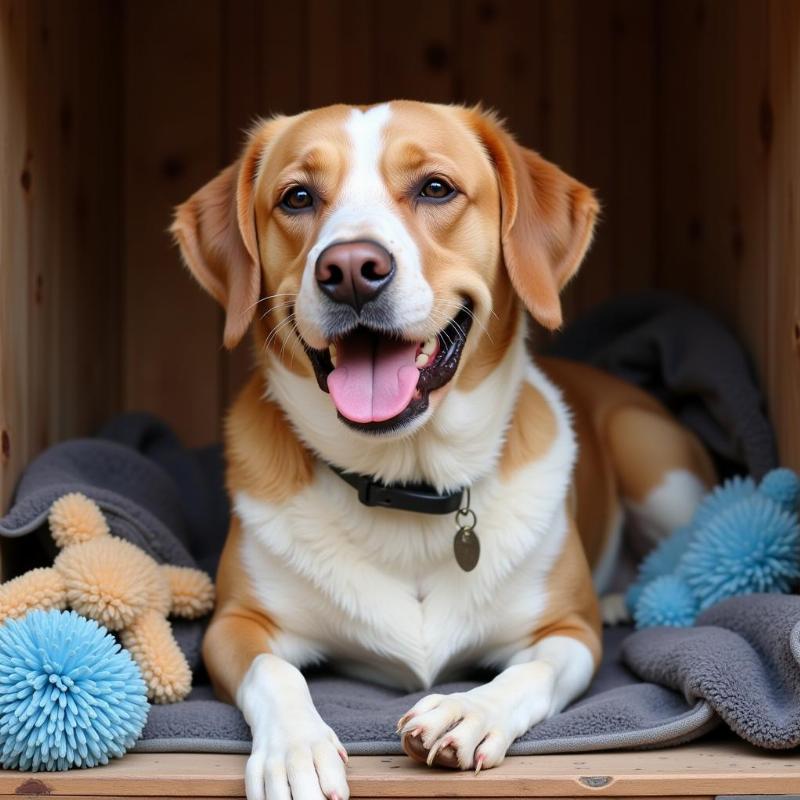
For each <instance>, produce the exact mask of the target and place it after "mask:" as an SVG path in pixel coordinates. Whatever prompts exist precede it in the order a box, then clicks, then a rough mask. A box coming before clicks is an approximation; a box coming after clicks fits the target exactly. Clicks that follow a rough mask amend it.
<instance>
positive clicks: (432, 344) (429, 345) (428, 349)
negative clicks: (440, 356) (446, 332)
mask: <svg viewBox="0 0 800 800" xmlns="http://www.w3.org/2000/svg"><path fill="white" fill-rule="evenodd" d="M435 349H436V337H435V336H431V338H430V339H428V340H427V341H425V342H423V343H422V352H423V353H425V354H426V355H430V354H431V353H432V352H433V351H434V350H435Z"/></svg>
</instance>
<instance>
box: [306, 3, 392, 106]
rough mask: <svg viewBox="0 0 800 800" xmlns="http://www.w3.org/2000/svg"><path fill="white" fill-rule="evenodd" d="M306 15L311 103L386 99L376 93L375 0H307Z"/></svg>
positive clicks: (308, 89)
mask: <svg viewBox="0 0 800 800" xmlns="http://www.w3.org/2000/svg"><path fill="white" fill-rule="evenodd" d="M307 15H308V19H307V27H306V31H305V33H306V41H307V43H308V46H307V47H306V50H305V52H306V53H307V56H308V57H307V65H306V67H307V78H306V104H307V105H308V107H309V108H317V107H319V106H327V105H331V104H332V103H354V104H357V105H361V104H367V103H372V102H375V101H376V100H380V99H384V98H380V97H377V96H376V88H377V87H376V83H377V81H376V60H377V55H378V54H377V52H376V48H377V43H376V40H375V16H376V3H375V2H374V0H308V11H307ZM386 99H389V98H386Z"/></svg>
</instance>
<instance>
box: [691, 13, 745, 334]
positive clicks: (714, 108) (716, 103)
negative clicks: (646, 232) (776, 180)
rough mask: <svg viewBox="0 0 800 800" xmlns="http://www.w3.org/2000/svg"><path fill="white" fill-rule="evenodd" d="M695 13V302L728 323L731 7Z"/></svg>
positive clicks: (732, 210) (734, 68)
mask: <svg viewBox="0 0 800 800" xmlns="http://www.w3.org/2000/svg"><path fill="white" fill-rule="evenodd" d="M699 8H700V9H701V10H698V11H697V15H696V19H697V25H698V28H699V36H700V48H699V59H698V72H697V76H696V78H695V83H696V84H697V86H698V88H699V92H700V98H701V102H700V104H699V107H698V123H699V128H698V130H697V132H696V134H695V136H696V138H697V144H698V146H699V148H700V152H701V154H702V159H701V163H700V178H701V180H700V186H699V191H698V198H699V201H700V204H701V208H702V216H701V225H702V236H701V238H700V242H699V252H700V270H699V272H698V276H697V283H696V286H695V291H696V292H697V294H696V299H697V300H699V301H700V302H701V303H702V304H703V305H705V306H706V307H707V308H710V309H712V310H713V311H714V312H715V314H716V315H717V316H718V317H719V318H720V319H722V320H723V321H724V322H726V323H728V324H733V323H734V321H735V314H736V310H737V301H738V291H737V287H738V282H739V275H738V268H739V261H738V260H737V259H736V258H735V252H734V251H735V238H734V236H735V216H736V195H737V191H736V188H737V187H736V178H737V176H736V155H737V139H738V137H739V135H740V134H739V131H738V130H737V128H736V105H737V95H738V92H739V87H738V78H739V69H738V68H739V67H741V69H743V70H746V69H749V68H750V64H749V60H748V63H747V64H741V65H739V64H737V60H736V59H737V52H736V28H737V26H736V7H735V6H733V7H732V6H731V3H730V2H729V1H728V0H706V2H704V3H703V5H702V6H701V7H699Z"/></svg>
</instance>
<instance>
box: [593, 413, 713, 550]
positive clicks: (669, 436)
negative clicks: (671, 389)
mask: <svg viewBox="0 0 800 800" xmlns="http://www.w3.org/2000/svg"><path fill="white" fill-rule="evenodd" d="M605 438H606V443H607V447H608V452H609V454H610V457H611V463H612V468H613V470H614V474H615V478H616V481H617V486H618V488H619V492H620V496H621V499H622V502H623V505H624V507H625V510H626V512H627V517H628V521H629V526H631V527H632V528H633V531H634V533H635V535H637V536H640V537H641V542H642V546H643V549H650V548H651V547H652V546H654V545H656V544H658V542H659V541H661V540H662V539H663V538H665V537H666V536H668V535H669V534H670V533H671V532H672V531H673V530H675V529H676V528H679V527H680V526H682V525H686V524H687V523H688V522H689V521H690V519H691V518H692V515H693V514H694V511H695V509H696V508H697V504H698V503H699V502H700V499H701V498H702V496H703V495H704V494H705V493H706V492H707V491H708V490H709V489H710V488H711V487H712V486H713V485H714V484H715V482H716V475H715V472H714V467H713V465H712V463H711V459H710V458H709V456H708V454H707V453H706V451H705V449H704V448H703V446H702V444H701V443H700V442H699V441H698V439H697V438H696V437H695V436H694V434H692V433H691V432H690V431H689V430H688V429H687V428H685V427H684V426H682V425H680V424H679V423H678V422H676V421H675V420H674V419H672V418H671V417H670V416H668V415H667V414H666V413H665V412H662V411H661V410H660V409H656V408H650V407H644V406H640V405H630V406H621V407H619V408H617V409H615V410H614V411H613V412H612V413H611V414H610V415H609V417H608V419H607V421H606V426H605Z"/></svg>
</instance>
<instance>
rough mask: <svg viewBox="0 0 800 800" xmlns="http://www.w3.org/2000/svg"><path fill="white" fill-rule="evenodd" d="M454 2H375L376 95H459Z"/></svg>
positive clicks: (442, 98) (444, 98)
mask: <svg viewBox="0 0 800 800" xmlns="http://www.w3.org/2000/svg"><path fill="white" fill-rule="evenodd" d="M455 6H457V3H455V4H454V2H451V0H406V2H403V3H387V2H379V3H377V4H376V19H375V40H376V42H377V48H376V51H375V52H376V58H375V62H374V66H373V68H374V69H376V70H377V76H376V85H375V94H376V97H377V98H378V99H380V100H394V99H400V98H410V99H413V100H424V101H427V102H432V103H448V102H450V101H451V100H452V99H453V97H454V96H457V95H458V92H457V91H456V89H457V87H456V86H455V81H454V74H455V67H454V65H455V63H456V59H457V51H456V42H455V40H454V32H455V29H456V23H455Z"/></svg>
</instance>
